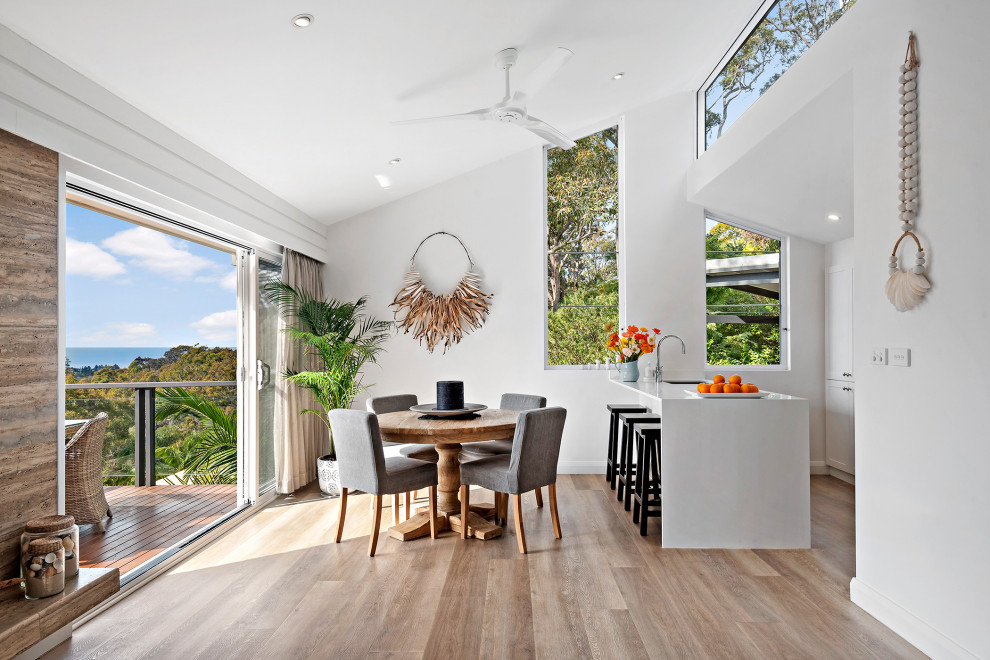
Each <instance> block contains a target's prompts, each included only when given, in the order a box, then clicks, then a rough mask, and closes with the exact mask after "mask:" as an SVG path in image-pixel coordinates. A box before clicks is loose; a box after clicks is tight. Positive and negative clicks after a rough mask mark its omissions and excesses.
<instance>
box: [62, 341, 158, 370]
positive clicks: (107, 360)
mask: <svg viewBox="0 0 990 660" xmlns="http://www.w3.org/2000/svg"><path fill="white" fill-rule="evenodd" d="M168 349H169V347H168V346H124V347H114V346H106V347H104V346H67V347H66V348H65V356H66V357H67V358H68V359H69V366H72V367H76V368H81V367H95V366H96V365H98V364H103V365H110V364H116V365H117V366H119V367H121V368H127V365H129V364H130V363H131V362H133V361H134V359H135V358H139V357H143V358H160V357H163V356H164V355H165V351H167V350H168Z"/></svg>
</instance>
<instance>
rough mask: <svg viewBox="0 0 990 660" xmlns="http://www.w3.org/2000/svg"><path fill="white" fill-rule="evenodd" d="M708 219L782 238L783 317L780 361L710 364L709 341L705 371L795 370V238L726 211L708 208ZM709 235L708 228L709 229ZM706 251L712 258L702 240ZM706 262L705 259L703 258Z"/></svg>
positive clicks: (781, 282) (781, 318)
mask: <svg viewBox="0 0 990 660" xmlns="http://www.w3.org/2000/svg"><path fill="white" fill-rule="evenodd" d="M708 220H714V221H716V222H723V223H725V224H727V225H732V226H733V227H738V228H739V229H744V230H746V231H751V232H753V233H756V234H760V235H761V236H766V237H767V238H772V239H774V240H776V241H780V275H779V277H780V318H779V320H778V324H779V325H778V327H779V329H780V364H709V363H708V348H707V341H706V342H705V373H706V374H707V373H713V374H714V373H717V372H719V371H725V370H726V369H727V368H729V367H733V368H736V369H738V370H739V371H790V370H791V330H790V327H791V321H790V319H791V298H790V290H791V287H790V267H789V266H790V248H791V239H790V236H788V235H786V234H781V233H780V232H778V231H776V230H773V229H768V228H767V227H763V226H761V225H759V224H756V223H755V222H750V221H748V220H740V219H739V218H736V217H734V216H730V215H726V214H724V213H716V212H713V211H709V210H708V209H706V210H705V222H706V223H707V221H708ZM705 233H706V235H707V231H706V232H705ZM701 249H702V255H703V259H704V261H707V260H708V252H707V250H705V245H704V244H702V246H701ZM703 263H704V262H703ZM705 290H706V291H707V290H708V286H707V282H706V284H705ZM705 302H706V304H705V334H706V337H707V329H708V305H707V300H706V301H705Z"/></svg>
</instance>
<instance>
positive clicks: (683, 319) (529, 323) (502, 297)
mask: <svg viewBox="0 0 990 660" xmlns="http://www.w3.org/2000/svg"><path fill="white" fill-rule="evenodd" d="M693 126H694V98H693V95H692V94H690V93H684V94H682V95H678V96H674V97H670V98H667V99H664V100H662V101H659V102H657V103H653V104H650V105H648V106H644V107H641V108H637V109H635V110H632V111H630V112H628V113H627V114H626V115H625V118H624V123H623V131H624V135H623V146H624V157H623V165H622V167H623V174H624V179H625V189H624V193H625V194H624V202H625V208H624V213H625V223H626V224H625V232H624V233H623V234H622V236H621V239H620V240H621V244H620V250H621V251H622V253H623V256H622V257H621V263H622V267H623V269H624V273H623V277H624V286H625V296H626V300H627V314H626V316H627V318H628V322H632V323H642V324H649V325H650V326H654V325H655V326H657V327H660V328H661V329H662V330H663V331H664V332H665V333H666V332H670V333H675V334H678V335H680V336H681V337H683V338H684V340H685V342H686V343H687V347H688V353H687V355H686V356H683V357H682V356H681V355H680V351H679V350H678V347H677V346H674V345H671V343H670V342H668V343H667V344H665V345H664V348H663V351H664V353H663V362H664V364H665V366H666V367H667V368H669V369H694V370H701V369H702V368H703V367H704V360H705V325H704V323H705V307H704V301H705V298H704V288H705V271H704V234H705V223H704V209H702V208H701V207H699V206H696V205H693V204H689V203H688V202H687V201H686V199H685V197H686V196H685V185H686V179H685V176H686V171H687V167H688V165H689V164H690V163H691V162H692V160H693V158H694V137H693ZM543 193H544V191H543V155H542V151H541V150H539V149H534V150H531V151H529V152H526V153H523V154H520V155H517V156H513V157H512V158H508V159H506V160H503V161H500V162H498V163H495V164H492V165H489V166H486V167H484V168H481V169H479V170H475V171H473V172H469V173H467V174H464V175H462V176H460V177H458V178H456V179H454V180H451V181H448V182H445V183H442V184H440V185H438V186H435V187H433V188H430V189H427V190H425V191H422V192H419V193H416V194H414V195H411V196H409V197H405V198H402V199H399V200H396V201H395V202H393V203H391V204H388V205H385V206H383V207H380V208H378V209H375V210H373V211H370V212H368V213H365V214H363V215H360V216H357V217H355V218H352V219H350V220H347V221H344V222H341V223H338V224H335V225H333V226H331V227H330V230H329V255H328V265H327V271H326V273H327V276H326V287H327V291H328V293H329V294H330V295H335V296H340V297H346V298H355V297H357V296H360V295H369V296H370V300H369V308H370V310H371V311H372V312H374V313H376V314H378V315H380V316H383V317H388V318H391V313H390V312H389V311H388V310H387V305H388V303H390V302H391V301H392V299H393V297H394V295H395V293H396V291H397V290H398V288H399V286H400V285H401V282H402V276H403V273H404V272H405V270H406V267H407V265H408V259H409V257H410V256H411V254H412V251H413V250H414V249H415V247H416V244H417V243H418V242H419V241H420V240H421V239H422V238H423V237H425V236H426V235H427V234H429V233H431V232H433V231H436V230H439V229H446V230H448V231H452V232H456V233H457V234H458V235H459V236H460V237H461V238H462V239H464V241H465V242H466V243H467V245H468V246H469V247H470V249H471V251H472V254H473V255H474V257H475V260H476V261H477V262H478V265H479V269H480V271H481V273H482V274H483V276H484V284H485V286H486V287H487V288H488V290H490V291H492V292H494V293H495V299H494V301H493V307H492V313H491V315H490V316H489V320H488V322H487V323H486V325H485V326H484V327H483V328H482V329H481V330H480V331H477V332H475V333H474V334H472V335H469V336H467V337H466V338H465V339H464V340H463V341H462V343H461V344H460V345H458V346H455V347H454V348H453V349H451V351H450V352H448V354H447V355H446V356H444V355H442V354H441V353H440V352H439V351H438V352H437V353H435V354H434V355H430V354H428V353H427V352H426V350H425V349H423V348H420V347H419V346H417V345H416V344H415V342H413V340H412V339H411V338H410V337H409V336H398V337H396V338H394V339H392V340H391V341H390V342H389V345H388V352H387V353H386V354H385V356H384V357H383V358H382V361H381V369H380V370H379V369H372V370H371V372H370V373H369V374H368V381H369V382H373V383H376V385H375V387H374V388H373V390H372V391H371V392H370V394H376V393H395V392H400V391H409V392H415V393H417V394H418V395H419V396H420V398H421V399H422V400H424V401H425V400H432V398H433V394H432V391H433V388H434V383H435V382H436V381H437V380H442V379H448V378H457V379H461V380H464V381H465V388H466V396H467V397H468V399H469V400H478V401H480V402H482V403H488V404H489V405H494V404H497V402H498V398H499V396H500V394H501V393H502V392H506V391H522V392H533V393H540V394H544V395H546V396H547V397H548V399H549V403H550V405H562V406H564V407H566V408H567V409H568V415H569V417H568V423H567V427H566V431H565V438H564V444H563V447H562V450H561V469H562V470H563V471H567V472H583V471H587V472H603V471H604V460H605V445H606V438H607V433H608V431H607V414H606V412H605V404H606V403H609V402H631V401H632V397H630V396H627V395H626V394H624V391H623V390H622V389H621V388H618V387H616V386H614V385H610V384H608V383H607V382H605V374H604V373H603V372H595V371H575V370H546V369H544V367H543V361H544V357H543V351H544V347H543V342H544V311H543V310H544V305H545V290H544V282H545V279H544V278H545V270H544V268H545V266H544V253H543V245H544V240H543ZM790 262H791V264H790V265H791V271H792V298H793V299H794V301H795V303H794V305H793V311H792V323H791V328H792V335H793V336H794V341H795V346H794V350H793V351H792V352H793V365H794V368H793V369H792V370H791V371H789V372H760V373H753V374H747V376H746V377H747V379H752V380H754V381H755V382H757V383H760V384H761V385H763V386H764V387H765V388H767V389H772V390H778V391H783V392H787V393H791V394H796V395H798V396H806V397H809V398H810V399H811V409H812V429H811V432H812V459H813V462H814V461H817V462H818V463H820V464H821V465H822V466H823V465H824V436H823V426H824V422H823V412H822V409H823V398H824V392H823V379H824V372H823V361H824V353H823V342H824V338H823V328H824V321H823V313H824V311H823V310H824V278H823V273H824V248H823V247H822V246H820V245H817V244H813V243H808V242H805V241H800V240H795V241H792V245H791V250H790ZM417 266H418V267H419V268H420V269H421V271H422V272H423V273H424V275H427V276H430V275H433V282H432V283H433V284H434V285H436V286H437V287H438V289H440V290H449V289H450V288H452V286H453V285H454V284H455V283H456V281H457V279H458V278H459V277H460V275H461V273H462V272H463V269H464V267H465V260H464V258H463V256H462V253H461V252H460V248H459V247H458V246H457V244H456V243H455V242H454V241H453V240H452V239H447V238H443V237H441V238H434V239H432V240H431V241H430V242H428V243H427V244H426V245H425V246H424V247H423V250H422V251H421V252H420V256H419V257H417ZM441 271H442V272H441ZM643 362H644V365H643V366H645V365H646V364H649V365H650V366H651V367H652V362H653V358H652V357H649V358H646V359H644V360H643ZM727 432H730V431H728V430H727Z"/></svg>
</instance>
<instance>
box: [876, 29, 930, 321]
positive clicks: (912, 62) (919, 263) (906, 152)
mask: <svg viewBox="0 0 990 660" xmlns="http://www.w3.org/2000/svg"><path fill="white" fill-rule="evenodd" d="M918 64H919V62H918V53H917V47H916V40H915V37H914V33H910V34H909V36H908V47H907V55H905V57H904V64H902V65H901V77H900V83H901V88H900V92H901V129H900V130H899V131H898V133H897V134H898V136H899V137H900V141H899V142H898V143H897V144H898V146H899V147H900V148H901V151H900V156H901V177H900V178H901V182H900V189H901V192H900V194H899V196H898V199H899V200H900V205H899V206H898V210H899V211H900V220H901V236H900V238H898V239H897V242H896V243H894V249H893V250H892V251H891V253H890V259H889V260H888V263H887V273H888V274H889V275H890V277H889V278H888V279H887V285H886V287H885V291H886V293H887V298H888V299H889V300H890V302H891V303H892V304H893V305H894V308H895V309H897V311H899V312H906V311H907V310H909V309H913V308H914V307H916V306H917V305H918V303H920V302H921V299H922V298H924V297H925V294H926V293H927V292H928V289H929V288H931V283H930V282H929V281H928V278H927V277H926V276H925V272H926V269H925V258H926V257H925V250H924V249H923V248H922V247H921V240H920V239H919V238H918V236H917V235H916V234H915V233H914V231H913V229H914V224H915V221H916V220H917V218H918V210H919V208H920V204H919V201H918ZM909 236H910V237H911V238H912V239H914V243H915V246H916V247H917V248H918V250H917V252H915V258H914V264H913V266H909V267H908V268H907V269H906V270H901V267H900V264H899V262H898V257H897V249H898V248H899V247H900V246H901V242H902V241H903V240H904V239H905V238H907V237H909ZM909 244H910V243H909Z"/></svg>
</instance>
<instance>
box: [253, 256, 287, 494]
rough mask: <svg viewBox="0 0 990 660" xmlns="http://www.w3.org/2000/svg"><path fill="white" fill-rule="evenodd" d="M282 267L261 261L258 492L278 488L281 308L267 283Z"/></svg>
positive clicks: (257, 334) (258, 365) (258, 334)
mask: <svg viewBox="0 0 990 660" xmlns="http://www.w3.org/2000/svg"><path fill="white" fill-rule="evenodd" d="M281 274H282V265H281V264H279V263H275V262H274V261H268V260H266V259H264V258H259V259H258V275H257V282H258V306H257V332H256V333H255V337H256V342H257V347H258V348H257V358H256V360H257V361H256V363H255V373H256V378H257V381H258V382H257V385H256V387H257V389H258V493H259V494H264V493H266V492H268V491H270V490H272V489H273V488H275V401H276V395H275V383H276V381H277V379H278V374H277V373H276V367H275V365H276V357H277V353H278V334H279V333H278V306H277V305H276V304H274V303H272V302H269V301H268V299H267V296H266V295H265V288H264V287H265V284H266V283H268V282H269V281H271V280H273V279H275V280H277V279H279V278H280V277H281Z"/></svg>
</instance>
